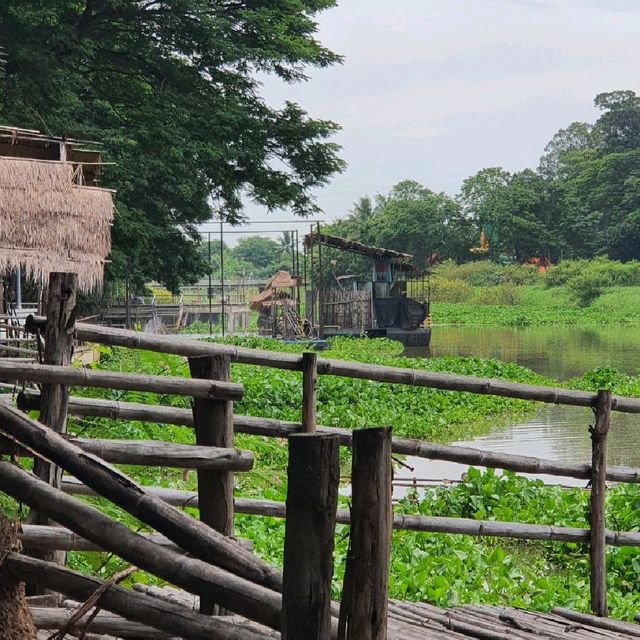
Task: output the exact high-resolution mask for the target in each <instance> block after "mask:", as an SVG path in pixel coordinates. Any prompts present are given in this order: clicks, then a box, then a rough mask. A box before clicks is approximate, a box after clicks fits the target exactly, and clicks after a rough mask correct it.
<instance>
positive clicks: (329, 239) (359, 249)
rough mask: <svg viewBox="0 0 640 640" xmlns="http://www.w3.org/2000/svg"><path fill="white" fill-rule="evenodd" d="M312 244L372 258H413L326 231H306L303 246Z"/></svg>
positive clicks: (393, 259)
mask: <svg viewBox="0 0 640 640" xmlns="http://www.w3.org/2000/svg"><path fill="white" fill-rule="evenodd" d="M314 244H322V245H325V246H327V247H334V248H335V249H342V250H343V251H350V252H351V253H359V254H360V255H363V256H371V257H372V258H381V259H386V260H392V261H400V262H404V261H407V260H411V258H413V256H412V255H411V254H409V253H400V251H394V250H393V249H384V248H383V247H372V246H371V245H368V244H363V243H362V242H357V241H356V240H347V239H346V238H340V237H339V236H331V235H329V234H326V233H308V234H307V235H306V236H305V237H304V245H305V247H307V248H308V247H312V246H313V245H314Z"/></svg>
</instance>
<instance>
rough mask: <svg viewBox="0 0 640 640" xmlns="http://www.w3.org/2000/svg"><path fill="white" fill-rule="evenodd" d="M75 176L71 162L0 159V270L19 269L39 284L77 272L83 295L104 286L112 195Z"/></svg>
mask: <svg viewBox="0 0 640 640" xmlns="http://www.w3.org/2000/svg"><path fill="white" fill-rule="evenodd" d="M76 177H77V176H76V169H75V168H74V166H73V164H72V163H70V162H51V161H42V160H36V159H25V158H16V157H4V156H0V270H2V271H7V270H12V269H15V268H17V267H22V268H23V269H24V270H25V272H26V273H27V275H28V276H29V277H31V278H32V279H34V280H35V281H37V282H39V283H45V282H46V281H47V279H48V275H49V273H51V272H53V271H59V272H71V273H77V274H78V281H79V282H78V284H79V287H80V289H82V290H85V291H86V290H90V289H95V288H97V287H99V286H100V285H101V284H102V279H103V272H104V262H105V260H106V257H107V256H108V254H109V252H110V250H111V230H110V227H111V224H112V221H113V196H112V192H111V191H109V190H106V189H98V188H93V187H85V186H80V185H78V184H76V182H75V180H76Z"/></svg>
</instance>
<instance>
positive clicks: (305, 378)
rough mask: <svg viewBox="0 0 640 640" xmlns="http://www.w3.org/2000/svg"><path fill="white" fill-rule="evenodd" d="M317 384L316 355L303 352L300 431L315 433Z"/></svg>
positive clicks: (311, 352)
mask: <svg viewBox="0 0 640 640" xmlns="http://www.w3.org/2000/svg"><path fill="white" fill-rule="evenodd" d="M317 384H318V354H317V353H315V351H305V352H304V353H303V354H302V431H303V432H304V433H315V432H316V411H317V396H316V388H317Z"/></svg>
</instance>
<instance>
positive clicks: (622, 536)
mask: <svg viewBox="0 0 640 640" xmlns="http://www.w3.org/2000/svg"><path fill="white" fill-rule="evenodd" d="M145 489H146V490H147V491H148V492H149V493H150V494H152V495H154V496H156V497H157V498H160V499H161V500H164V501H165V502H166V503H167V504H170V505H172V506H174V507H181V508H186V507H189V508H193V509H197V508H198V494H197V493H196V492H194V491H183V490H180V489H165V488H162V487H145ZM62 490H63V491H64V492H65V493H69V494H72V495H82V496H95V495H96V493H95V492H94V491H93V490H92V489H90V488H89V487H87V486H86V485H83V484H81V483H79V482H77V481H70V480H68V479H67V480H65V481H63V483H62ZM234 504H235V510H236V513H242V514H245V515H252V516H266V517H269V518H279V519H281V518H286V516H287V509H286V506H285V504H284V502H275V501H272V500H254V499H247V498H236V499H235V503H234ZM336 522H337V523H338V524H346V525H348V524H350V523H351V515H350V512H349V511H347V510H346V509H339V510H338V512H337V516H336ZM393 528H394V529H399V530H405V531H422V532H425V533H447V534H455V535H466V536H474V537H484V536H486V537H491V538H511V539H514V540H540V541H543V542H575V543H584V544H586V543H588V542H589V536H590V531H589V529H581V528H578V527H556V526H551V525H540V524H523V523H517V522H500V521H498V520H472V519H469V518H449V517H442V516H417V515H416V516H414V515H405V514H399V513H396V514H394V516H393ZM606 541H607V544H608V545H611V546H615V547H640V532H635V531H629V532H623V531H607V532H606Z"/></svg>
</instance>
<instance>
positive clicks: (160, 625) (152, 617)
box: [3, 553, 267, 640]
mask: <svg viewBox="0 0 640 640" xmlns="http://www.w3.org/2000/svg"><path fill="white" fill-rule="evenodd" d="M3 566H4V567H6V568H7V569H8V571H9V572H10V573H11V574H12V575H13V576H15V577H17V578H18V579H20V580H24V581H25V582H28V583H33V584H38V585H41V586H43V587H46V588H48V589H52V590H54V591H58V592H60V593H64V594H66V595H68V596H70V597H72V598H75V599H76V600H80V601H84V600H86V599H87V598H88V597H89V596H91V595H92V594H93V593H95V591H96V590H97V589H98V588H100V587H101V586H102V585H103V584H104V583H103V582H102V581H101V580H98V579H97V578H90V577H88V576H84V575H82V574H80V573H76V572H74V571H70V570H68V569H63V568H62V567H59V566H58V565H56V564H53V563H50V562H44V561H43V560H37V559H35V558H29V557H27V556H23V555H20V554H17V553H10V554H8V555H7V557H6V558H5V559H4V563H3ZM100 607H101V608H102V609H105V610H107V611H111V612H112V613H115V614H118V615H121V616H123V617H125V618H128V619H130V620H134V621H137V622H141V623H143V624H147V625H150V626H152V627H155V628H156V629H160V630H161V631H165V632H166V633H168V634H173V635H176V636H179V637H182V638H185V639H189V640H264V638H265V637H267V636H264V635H263V634H260V633H257V632H254V631H251V630H248V629H240V628H238V627H237V626H235V625H231V624H229V623H226V622H222V621H219V620H216V619H215V618H212V617H210V616H203V615H200V614H199V613H197V612H195V611H191V610H189V609H187V608H186V607H181V606H179V605H172V604H169V603H167V602H163V601H162V600H159V599H157V598H152V597H150V596H147V595H145V594H142V593H138V592H136V591H132V590H131V589H124V588H123V587H120V586H118V585H112V586H110V587H109V588H108V589H107V590H106V591H105V592H104V594H103V595H102V597H101V598H100Z"/></svg>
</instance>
